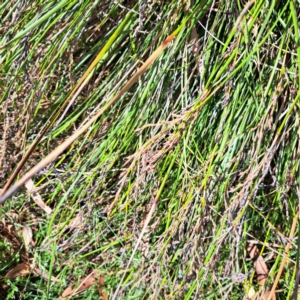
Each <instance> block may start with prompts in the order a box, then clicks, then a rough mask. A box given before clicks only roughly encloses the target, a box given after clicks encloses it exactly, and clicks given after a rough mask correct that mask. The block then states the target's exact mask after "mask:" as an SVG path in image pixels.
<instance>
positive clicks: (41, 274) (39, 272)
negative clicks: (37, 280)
mask: <svg viewBox="0 0 300 300" xmlns="http://www.w3.org/2000/svg"><path fill="white" fill-rule="evenodd" d="M33 272H34V273H35V274H37V275H40V276H41V277H43V278H44V279H46V280H47V281H48V280H49V276H48V273H47V272H46V271H41V270H40V269H38V268H34V269H33ZM50 280H51V281H52V282H60V280H59V279H58V278H56V277H54V276H51V277H50Z"/></svg>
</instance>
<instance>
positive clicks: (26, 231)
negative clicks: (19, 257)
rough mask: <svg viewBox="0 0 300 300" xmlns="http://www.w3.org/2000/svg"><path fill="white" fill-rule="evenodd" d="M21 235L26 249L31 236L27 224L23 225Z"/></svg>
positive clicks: (30, 230)
mask: <svg viewBox="0 0 300 300" xmlns="http://www.w3.org/2000/svg"><path fill="white" fill-rule="evenodd" d="M22 235H23V239H24V243H25V248H26V250H27V251H28V250H29V246H30V244H31V242H32V237H33V234H32V229H31V228H30V227H28V226H25V227H23V230H22Z"/></svg>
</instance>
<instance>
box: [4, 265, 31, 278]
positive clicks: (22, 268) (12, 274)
mask: <svg viewBox="0 0 300 300" xmlns="http://www.w3.org/2000/svg"><path fill="white" fill-rule="evenodd" d="M30 272H31V267H30V265H29V264H27V263H20V264H18V265H17V266H16V267H14V268H13V269H12V270H10V271H9V272H8V273H7V274H6V275H5V278H8V279H12V278H17V277H20V276H26V275H28V274H30Z"/></svg>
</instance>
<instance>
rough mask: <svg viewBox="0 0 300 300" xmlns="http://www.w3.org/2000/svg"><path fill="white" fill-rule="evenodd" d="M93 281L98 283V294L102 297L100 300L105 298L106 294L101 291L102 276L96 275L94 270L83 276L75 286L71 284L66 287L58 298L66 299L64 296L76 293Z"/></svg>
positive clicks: (102, 285) (102, 284) (90, 284)
mask: <svg viewBox="0 0 300 300" xmlns="http://www.w3.org/2000/svg"><path fill="white" fill-rule="evenodd" d="M95 283H98V284H99V294H100V296H101V297H102V300H106V299H107V295H106V293H103V292H102V289H103V287H104V277H103V276H97V274H96V272H95V271H93V272H92V273H91V274H90V275H88V276H86V277H85V278H83V279H81V280H80V284H79V286H78V287H77V288H74V287H72V286H69V287H67V288H66V289H65V290H64V292H63V293H62V294H61V296H60V297H59V299H61V300H62V299H66V297H69V296H74V295H77V294H79V293H81V292H82V291H84V290H85V289H87V288H88V287H90V286H92V285H93V284H95Z"/></svg>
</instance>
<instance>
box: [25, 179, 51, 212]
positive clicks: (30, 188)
mask: <svg viewBox="0 0 300 300" xmlns="http://www.w3.org/2000/svg"><path fill="white" fill-rule="evenodd" d="M25 187H26V188H27V190H28V191H29V192H30V196H31V197H32V199H33V201H34V202H35V203H36V204H37V205H38V206H39V207H40V208H41V209H43V210H44V211H45V212H46V214H48V215H50V214H51V213H52V209H51V208H50V207H49V206H48V205H46V204H45V203H44V201H43V199H42V197H41V195H40V194H39V193H37V192H36V191H35V186H34V183H33V181H32V179H29V180H28V181H26V183H25Z"/></svg>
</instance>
